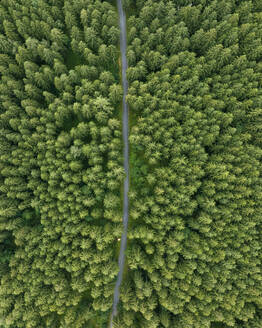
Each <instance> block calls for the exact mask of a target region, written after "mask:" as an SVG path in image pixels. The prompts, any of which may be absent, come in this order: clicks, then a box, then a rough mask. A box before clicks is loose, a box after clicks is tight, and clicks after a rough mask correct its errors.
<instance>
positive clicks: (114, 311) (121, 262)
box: [110, 0, 129, 328]
mask: <svg viewBox="0 0 262 328" xmlns="http://www.w3.org/2000/svg"><path fill="white" fill-rule="evenodd" d="M117 8H118V15H119V25H120V51H121V61H122V86H123V119H122V126H123V128H122V131H123V142H124V169H125V173H126V176H125V181H124V203H123V232H122V237H121V245H120V252H119V258H118V265H119V272H118V276H117V281H116V285H115V290H114V300H113V308H112V314H111V319H110V328H112V327H113V319H114V317H115V316H116V315H117V305H118V302H119V288H120V285H121V282H122V278H123V270H124V263H125V249H126V243H127V224H128V190H129V150H128V105H127V103H126V100H125V99H126V95H127V89H128V83H127V79H126V70H127V58H126V47H127V42H126V16H125V12H124V10H123V5H122V1H121V0H117Z"/></svg>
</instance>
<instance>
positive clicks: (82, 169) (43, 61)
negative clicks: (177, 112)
mask: <svg viewBox="0 0 262 328" xmlns="http://www.w3.org/2000/svg"><path fill="white" fill-rule="evenodd" d="M90 31H91V32H92V33H89V32H90ZM118 34H119V30H118V20H117V13H116V8H114V7H113V6H112V5H111V4H109V3H108V2H103V1H88V2H87V1H80V2H76V1H71V0H66V1H60V0H59V1H44V0H43V1H42V0H38V1H32V2H31V1H27V2H26V1H20V0H19V1H11V0H10V1H9V0H4V1H1V4H0V116H1V119H0V171H1V175H0V192H1V195H0V252H1V256H0V276H1V282H0V299H1V301H0V317H1V318H3V322H1V324H3V325H4V327H5V328H7V327H10V328H14V327H15V328H24V327H31V328H33V327H37V328H41V327H52V328H56V327H57V328H58V327H62V326H63V327H75V328H82V327H87V326H89V324H92V325H93V326H94V327H105V326H106V323H107V321H108V317H109V312H110V310H111V305H112V296H113V289H114V281H115V277H116V275H117V271H118V266H117V259H116V258H115V248H116V245H117V243H116V240H117V238H118V237H120V235H121V219H120V218H121V213H120V208H121V203H120V186H121V185H122V181H123V177H124V174H123V168H122V154H121V125H120V122H119V119H118V114H117V115H116V111H115V110H114V109H115V107H117V106H119V103H120V101H121V100H122V98H121V94H122V89H121V86H120V85H119V72H118V63H117V57H118V49H117V44H118ZM108 195H110V198H108Z"/></svg>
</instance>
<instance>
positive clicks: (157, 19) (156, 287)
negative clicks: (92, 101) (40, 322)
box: [118, 0, 262, 328]
mask: <svg viewBox="0 0 262 328" xmlns="http://www.w3.org/2000/svg"><path fill="white" fill-rule="evenodd" d="M126 5H127V6H130V4H129V3H128V2H127V3H126ZM261 23H262V21H261V8H259V7H258V6H257V3H255V2H251V1H216V0H214V1H205V0H203V1H202V0H200V1H173V2H171V1H154V0H147V1H137V2H136V11H135V12H134V13H133V14H132V15H130V16H129V19H128V27H129V33H128V42H129V46H128V49H127V57H128V63H129V68H128V71H127V77H128V80H129V92H128V96H127V101H128V103H129V106H130V111H131V112H132V113H131V116H132V121H131V123H132V124H131V132H130V137H129V140H130V145H131V147H130V149H131V153H130V167H131V168H130V169H131V191H130V222H129V233H128V238H129V244H128V250H127V262H128V266H129V270H128V277H127V278H126V279H128V288H126V287H124V288H123V289H122V292H121V302H122V303H121V312H120V314H119V318H118V322H119V324H120V325H121V327H130V326H132V327H134V326H135V327H143V328H144V327H179V328H185V327H199V328H200V327H201V328H202V327H208V328H210V327H253V326H254V327H256V326H259V325H260V326H261V324H262V318H261V311H260V310H261V299H262V289H261V278H260V268H261V260H262V258H261V254H260V250H261V233H260V231H261V222H260V221H261V220H260V217H261V209H262V207H261V205H262V193H261V186H262V180H261V155H262V152H261V110H260V109H259V106H260V105H261V101H260V100H261V95H262V94H261V77H262V75H261V74H262V71H261V64H260V62H261V58H262V57H261V30H262V29H261V28H262V26H261ZM260 107H261V106H260ZM143 169H144V172H143ZM127 316H128V317H130V318H132V319H126V317H127ZM131 321H133V322H135V324H134V323H131Z"/></svg>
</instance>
